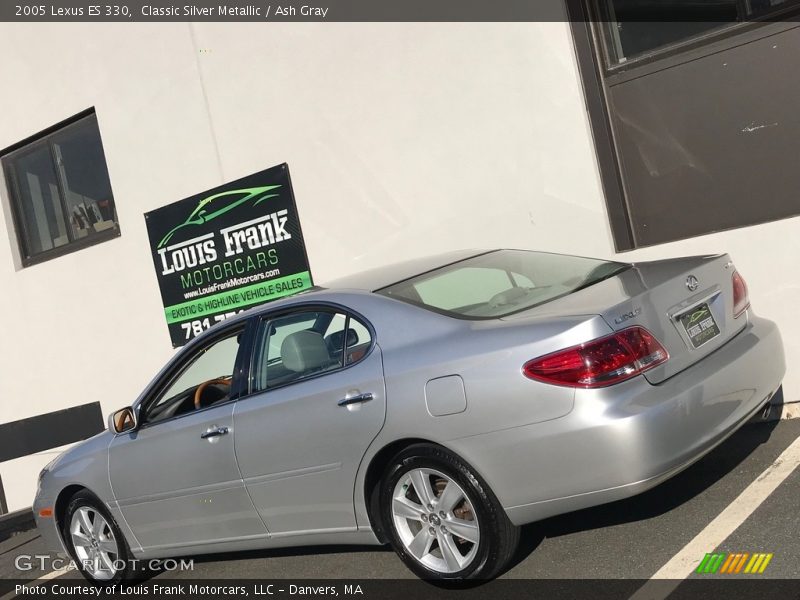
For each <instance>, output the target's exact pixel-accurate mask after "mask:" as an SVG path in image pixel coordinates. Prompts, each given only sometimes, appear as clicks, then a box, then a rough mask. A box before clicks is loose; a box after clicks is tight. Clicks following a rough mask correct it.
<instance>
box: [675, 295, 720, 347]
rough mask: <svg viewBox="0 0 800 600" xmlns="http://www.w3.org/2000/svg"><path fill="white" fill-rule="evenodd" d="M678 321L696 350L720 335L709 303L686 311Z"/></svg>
mask: <svg viewBox="0 0 800 600" xmlns="http://www.w3.org/2000/svg"><path fill="white" fill-rule="evenodd" d="M678 320H679V321H680V322H681V325H682V326H683V329H684V331H685V332H686V335H687V336H688V337H689V342H691V344H692V346H693V347H694V348H699V347H700V346H702V345H703V344H706V343H708V342H710V341H711V340H713V339H714V338H715V337H717V336H718V335H719V334H720V330H719V326H718V325H717V322H716V320H714V315H713V314H711V309H709V308H708V303H707V302H703V303H702V304H698V305H697V306H695V307H694V308H693V309H691V310H688V311H686V312H685V313H683V314H682V315H680V317H678Z"/></svg>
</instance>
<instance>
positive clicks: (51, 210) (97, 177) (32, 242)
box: [2, 114, 119, 266]
mask: <svg viewBox="0 0 800 600" xmlns="http://www.w3.org/2000/svg"><path fill="white" fill-rule="evenodd" d="M2 167H3V172H4V173H5V177H6V183H7V185H8V191H9V196H10V199H11V204H12V210H13V214H14V222H15V226H16V229H17V237H18V240H19V244H20V255H21V257H22V262H23V265H25V266H27V265H29V264H33V263H36V262H41V261H43V260H47V259H49V258H54V257H56V256H60V255H62V254H65V253H67V252H72V251H73V250H77V249H79V248H82V247H85V246H87V245H90V244H94V243H96V242H100V241H104V240H107V239H110V238H112V237H116V236H118V235H119V223H118V221H117V213H116V208H115V206H114V195H113V193H112V191H111V183H110V181H109V177H108V168H107V167H106V159H105V153H104V151H103V143H102V141H101V139H100V131H99V129H98V126H97V118H96V117H95V115H94V114H92V115H89V116H86V117H83V118H81V119H79V120H77V121H74V122H72V123H70V124H69V125H66V126H64V127H62V128H60V129H59V130H57V131H55V132H52V133H49V134H47V135H45V136H42V137H39V138H38V139H36V140H34V141H32V142H30V143H26V144H24V145H23V146H22V147H20V148H17V149H15V150H13V151H11V152H9V153H7V154H5V155H3V156H2Z"/></svg>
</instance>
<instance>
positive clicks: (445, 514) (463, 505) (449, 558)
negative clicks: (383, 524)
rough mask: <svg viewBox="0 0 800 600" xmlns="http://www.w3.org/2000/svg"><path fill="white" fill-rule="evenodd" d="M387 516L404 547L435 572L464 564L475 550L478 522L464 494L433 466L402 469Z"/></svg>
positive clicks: (472, 556)
mask: <svg viewBox="0 0 800 600" xmlns="http://www.w3.org/2000/svg"><path fill="white" fill-rule="evenodd" d="M391 511H392V519H393V521H394V526H395V530H396V531H397V534H398V536H399V537H400V541H401V542H402V543H403V546H404V548H405V550H406V552H407V553H408V554H409V555H410V556H412V557H414V559H416V560H417V561H418V562H419V563H421V564H422V565H424V566H425V567H427V568H428V569H431V570H433V571H437V572H439V573H457V572H459V571H462V570H464V569H466V568H467V567H469V565H470V564H471V563H472V561H473V560H474V559H475V556H476V555H477V553H478V546H479V543H480V527H479V525H478V519H477V514H476V512H475V508H474V507H473V505H472V502H471V501H470V499H469V497H467V494H466V493H465V492H464V490H463V489H462V487H461V486H460V485H459V484H458V483H456V482H455V481H454V480H453V479H452V478H450V477H448V476H447V475H445V474H444V473H442V472H440V471H436V470H434V469H422V468H419V469H412V470H410V471H408V472H407V473H404V474H403V476H402V477H400V479H399V481H398V482H397V484H396V485H395V487H394V491H393V493H392V507H391Z"/></svg>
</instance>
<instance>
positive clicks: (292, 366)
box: [281, 330, 331, 373]
mask: <svg viewBox="0 0 800 600" xmlns="http://www.w3.org/2000/svg"><path fill="white" fill-rule="evenodd" d="M281 358H282V359H283V366H284V367H286V368H287V369H289V370H290V371H294V372H295V373H302V372H303V371H309V370H311V369H318V368H320V367H322V366H325V365H327V364H328V363H329V362H330V360H331V357H330V355H329V354H328V348H327V347H326V346H325V340H324V339H323V338H322V336H321V335H320V334H319V333H317V332H316V331H309V330H305V331H297V332H295V333H292V334H289V335H287V336H286V338H285V339H284V340H283V343H282V344H281Z"/></svg>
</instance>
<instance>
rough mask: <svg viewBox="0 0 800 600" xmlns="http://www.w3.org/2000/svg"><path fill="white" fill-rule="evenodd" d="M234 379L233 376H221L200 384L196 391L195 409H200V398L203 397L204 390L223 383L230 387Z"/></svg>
mask: <svg viewBox="0 0 800 600" xmlns="http://www.w3.org/2000/svg"><path fill="white" fill-rule="evenodd" d="M232 379H233V377H220V378H219V379H209V380H208V381H204V382H203V383H201V384H200V385H198V386H197V389H196V390H195V391H194V409H195V410H200V408H201V406H200V400H201V398H202V397H203V392H204V391H205V389H206V388H207V387H208V386H210V385H219V384H221V385H227V386H228V387H230V385H231V380H232Z"/></svg>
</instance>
